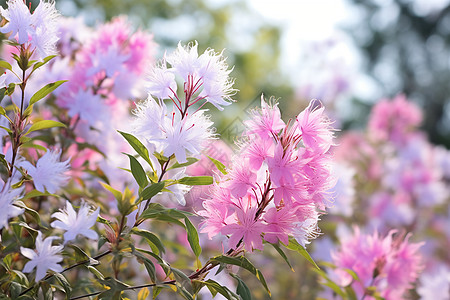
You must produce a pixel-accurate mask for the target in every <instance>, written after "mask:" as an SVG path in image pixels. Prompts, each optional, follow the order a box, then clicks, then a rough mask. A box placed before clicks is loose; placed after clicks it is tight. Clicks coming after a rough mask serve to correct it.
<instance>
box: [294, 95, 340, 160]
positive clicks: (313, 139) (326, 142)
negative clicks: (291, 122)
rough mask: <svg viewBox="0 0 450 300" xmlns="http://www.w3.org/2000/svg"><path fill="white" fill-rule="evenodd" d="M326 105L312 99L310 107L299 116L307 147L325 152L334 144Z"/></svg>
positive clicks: (298, 120) (299, 126)
mask: <svg viewBox="0 0 450 300" xmlns="http://www.w3.org/2000/svg"><path fill="white" fill-rule="evenodd" d="M324 110H325V107H323V106H322V104H321V103H320V102H319V103H318V102H317V101H315V100H312V101H311V102H310V103H309V105H308V107H307V108H306V109H305V110H304V111H302V112H301V113H300V114H299V115H298V116H297V126H298V128H299V129H300V131H301V134H302V139H303V144H304V145H305V147H306V148H308V149H312V150H314V151H321V152H322V153H325V152H327V151H328V149H330V147H331V145H332V144H333V133H332V131H331V130H330V121H329V120H328V118H327V117H326V116H325V115H324V114H323V112H324Z"/></svg>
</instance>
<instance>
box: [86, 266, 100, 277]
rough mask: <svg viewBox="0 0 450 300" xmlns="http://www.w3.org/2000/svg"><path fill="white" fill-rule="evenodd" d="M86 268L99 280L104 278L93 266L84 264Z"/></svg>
mask: <svg viewBox="0 0 450 300" xmlns="http://www.w3.org/2000/svg"><path fill="white" fill-rule="evenodd" d="M86 267H87V269H88V270H89V272H91V273H92V274H94V276H95V277H97V278H98V279H100V280H103V279H105V276H103V274H102V273H101V272H100V271H99V270H97V268H95V267H93V266H86Z"/></svg>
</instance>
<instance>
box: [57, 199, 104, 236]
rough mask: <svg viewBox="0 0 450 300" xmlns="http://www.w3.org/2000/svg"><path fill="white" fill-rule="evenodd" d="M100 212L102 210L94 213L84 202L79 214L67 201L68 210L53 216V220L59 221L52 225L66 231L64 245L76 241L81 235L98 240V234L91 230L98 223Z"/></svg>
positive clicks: (98, 209)
mask: <svg viewBox="0 0 450 300" xmlns="http://www.w3.org/2000/svg"><path fill="white" fill-rule="evenodd" d="M99 212H100V208H97V209H96V210H95V211H92V210H91V209H90V208H89V206H88V205H87V204H86V203H85V202H83V203H82V204H81V207H80V209H79V210H78V214H77V213H76V212H75V210H74V209H73V206H72V204H70V202H69V201H66V208H65V209H64V210H60V211H59V212H56V213H54V214H52V218H56V219H58V221H54V222H52V223H51V224H50V226H52V227H53V228H58V229H62V230H65V231H66V232H65V233H64V243H67V242H68V241H71V240H74V239H75V238H76V237H77V235H79V234H81V235H84V236H85V237H87V238H89V239H92V240H96V239H98V234H97V232H95V231H94V230H92V229H90V228H91V227H92V226H94V225H95V223H96V222H97V217H98V214H99Z"/></svg>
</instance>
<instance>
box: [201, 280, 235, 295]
mask: <svg viewBox="0 0 450 300" xmlns="http://www.w3.org/2000/svg"><path fill="white" fill-rule="evenodd" d="M201 283H203V284H205V285H206V286H208V287H211V288H213V289H214V290H216V291H217V292H219V294H221V295H222V296H224V297H225V298H227V299H228V300H239V296H238V295H236V294H234V293H233V292H232V291H230V290H229V289H228V288H227V287H225V286H222V285H220V284H219V283H218V282H216V281H214V280H212V279H208V280H206V281H201Z"/></svg>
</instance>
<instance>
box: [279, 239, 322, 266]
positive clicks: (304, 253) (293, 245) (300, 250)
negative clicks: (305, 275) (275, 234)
mask: <svg viewBox="0 0 450 300" xmlns="http://www.w3.org/2000/svg"><path fill="white" fill-rule="evenodd" d="M286 248H288V249H290V250H293V251H296V252H298V253H300V254H301V255H302V256H303V257H304V258H306V259H307V260H308V261H309V262H310V263H311V264H312V265H313V266H314V267H315V268H316V269H318V270H320V268H319V266H318V265H317V264H316V262H315V261H314V260H313V259H312V257H311V255H309V253H308V251H306V249H305V248H304V247H303V246H302V245H300V244H299V243H298V242H297V241H296V240H295V239H294V238H290V239H289V245H287V246H286Z"/></svg>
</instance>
